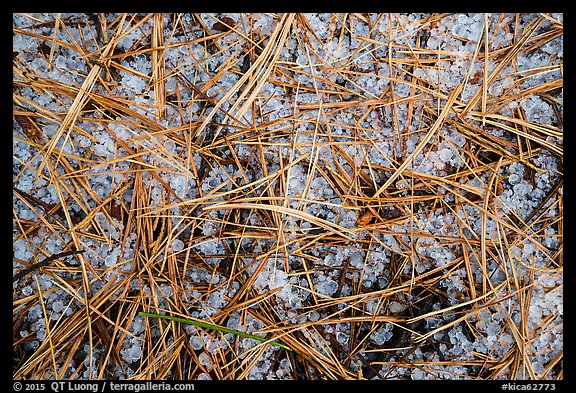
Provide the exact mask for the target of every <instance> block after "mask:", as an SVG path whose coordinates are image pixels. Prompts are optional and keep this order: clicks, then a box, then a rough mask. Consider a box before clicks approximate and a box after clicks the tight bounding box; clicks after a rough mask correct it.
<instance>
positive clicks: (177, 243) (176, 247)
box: [172, 239, 184, 252]
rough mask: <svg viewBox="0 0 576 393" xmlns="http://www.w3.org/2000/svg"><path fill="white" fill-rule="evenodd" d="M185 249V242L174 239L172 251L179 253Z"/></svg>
mask: <svg viewBox="0 0 576 393" xmlns="http://www.w3.org/2000/svg"><path fill="white" fill-rule="evenodd" d="M183 248H184V242H183V241H182V240H180V239H174V241H173V242H172V250H174V251H176V252H178V251H180V250H182V249H183Z"/></svg>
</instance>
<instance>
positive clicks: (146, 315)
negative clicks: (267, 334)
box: [139, 311, 290, 350]
mask: <svg viewBox="0 0 576 393" xmlns="http://www.w3.org/2000/svg"><path fill="white" fill-rule="evenodd" d="M139 314H140V315H142V316H144V317H150V318H160V319H167V320H169V321H174V322H180V323H187V324H189V325H195V326H199V327H202V328H206V329H213V330H217V331H219V332H224V333H231V334H235V335H236V336H242V337H247V338H253V339H254V340H258V341H260V342H264V343H268V344H271V345H276V346H277V347H280V348H284V349H288V350H290V347H288V346H286V345H284V344H282V343H279V342H276V341H269V339H266V338H263V337H258V336H254V335H252V334H248V333H244V332H240V331H238V330H234V329H228V328H225V327H222V326H217V325H212V324H209V323H206V322H200V321H192V320H190V319H184V318H179V317H172V316H170V315H160V314H152V313H149V312H144V311H140V312H139Z"/></svg>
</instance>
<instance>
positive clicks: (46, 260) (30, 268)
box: [12, 250, 86, 282]
mask: <svg viewBox="0 0 576 393" xmlns="http://www.w3.org/2000/svg"><path fill="white" fill-rule="evenodd" d="M85 251H86V250H74V251H65V252H61V253H59V254H54V255H52V256H49V257H47V258H44V259H43V260H42V261H41V262H38V263H35V264H33V265H30V266H28V267H27V268H24V269H22V270H20V271H19V272H18V273H16V274H15V275H14V278H13V281H12V282H15V281H18V280H19V279H21V278H22V277H24V276H26V275H27V274H30V273H32V272H33V271H34V270H36V269H39V268H41V267H44V266H46V265H48V264H49V263H50V262H52V261H53V260H55V259H58V258H63V257H67V256H69V255H74V254H82V253H83V252H85Z"/></svg>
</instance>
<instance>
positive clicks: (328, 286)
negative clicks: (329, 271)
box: [317, 279, 338, 296]
mask: <svg viewBox="0 0 576 393" xmlns="http://www.w3.org/2000/svg"><path fill="white" fill-rule="evenodd" d="M337 290H338V283H337V282H336V281H334V280H330V279H328V280H325V281H322V282H321V283H319V284H318V287H317V291H318V293H320V294H322V295H327V296H332V295H334V293H336V291H337Z"/></svg>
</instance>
